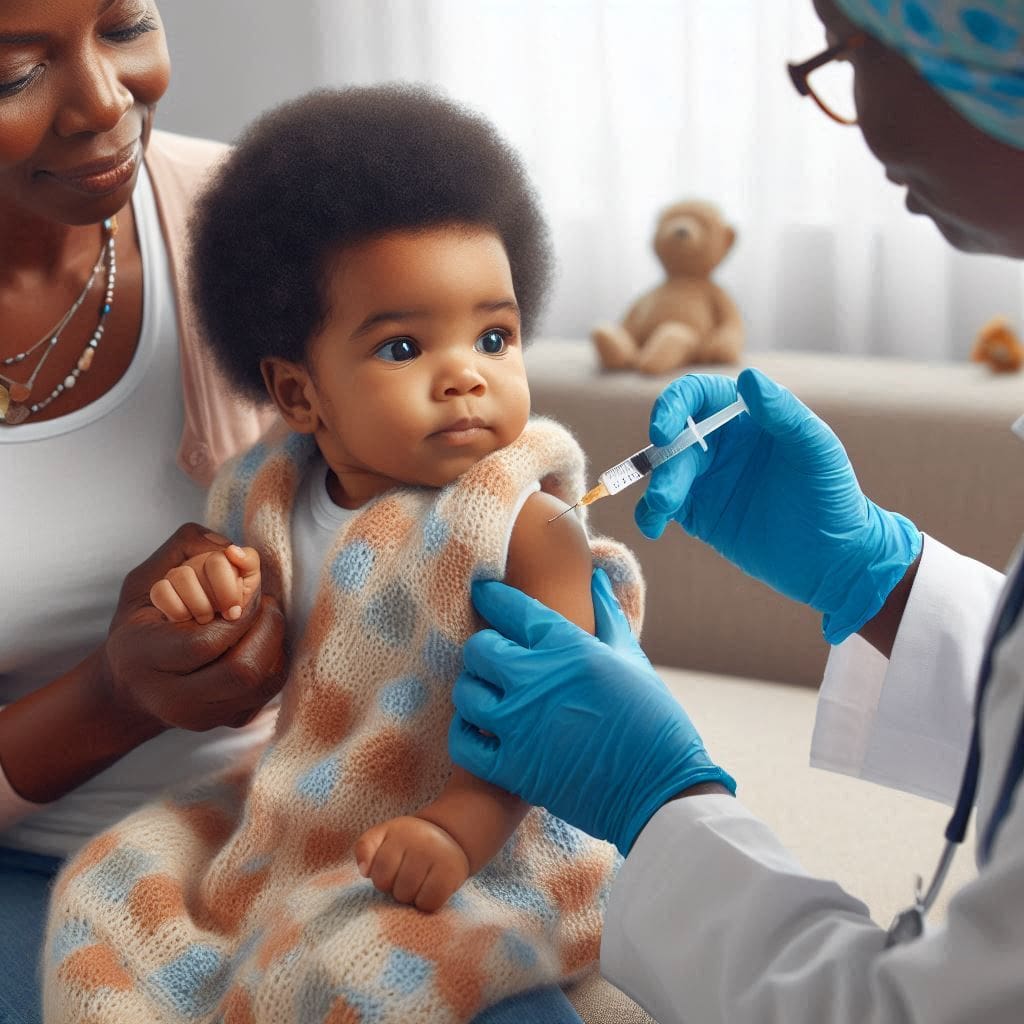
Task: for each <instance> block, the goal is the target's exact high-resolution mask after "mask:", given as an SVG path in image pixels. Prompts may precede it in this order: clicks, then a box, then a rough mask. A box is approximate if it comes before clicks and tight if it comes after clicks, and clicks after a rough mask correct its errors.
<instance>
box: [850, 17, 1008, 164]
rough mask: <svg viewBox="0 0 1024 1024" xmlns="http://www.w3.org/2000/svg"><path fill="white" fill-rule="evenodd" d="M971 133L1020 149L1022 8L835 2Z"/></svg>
mask: <svg viewBox="0 0 1024 1024" xmlns="http://www.w3.org/2000/svg"><path fill="white" fill-rule="evenodd" d="M837 3H838V5H839V6H840V7H841V8H842V10H843V11H844V12H845V13H846V15H847V16H848V17H849V18H850V19H851V20H852V21H853V22H854V23H855V24H857V25H860V26H861V27H862V28H864V29H866V30H867V31H868V32H869V33H870V34H871V35H873V36H875V37H876V38H877V39H879V40H880V41H881V42H883V43H885V45H886V46H889V47H891V48H892V49H894V50H896V51H897V52H898V53H900V54H902V55H903V56H904V57H905V58H906V59H907V60H908V61H910V63H911V64H912V65H913V66H914V67H915V68H916V69H917V70H918V72H919V73H920V74H921V75H922V77H923V78H924V79H925V81H927V82H928V83H929V84H930V85H931V86H932V87H933V88H934V89H936V90H938V92H939V93H940V94H941V95H942V96H943V97H944V98H945V99H946V100H947V101H948V102H949V104H950V105H951V106H953V107H954V108H955V109H956V110H958V111H959V112H960V114H962V115H963V116H964V117H965V118H966V119H967V120H968V121H970V122H971V124H973V125H974V126H975V127H977V128H980V129H981V130H982V131H983V132H985V133H986V134H988V135H991V136H992V137H993V138H995V139H999V140H1000V141H1001V142H1006V143H1009V144H1010V145H1011V146H1016V147H1017V148H1018V149H1024V0H837Z"/></svg>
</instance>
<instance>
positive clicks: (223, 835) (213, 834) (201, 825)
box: [172, 802, 236, 846]
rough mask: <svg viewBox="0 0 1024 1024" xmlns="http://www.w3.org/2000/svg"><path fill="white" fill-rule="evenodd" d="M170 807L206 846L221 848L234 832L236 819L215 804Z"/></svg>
mask: <svg viewBox="0 0 1024 1024" xmlns="http://www.w3.org/2000/svg"><path fill="white" fill-rule="evenodd" d="M172 806H173V808H174V812H175V814H177V816H178V817H179V818H180V819H181V820H182V821H183V822H184V823H185V824H186V825H188V827H189V828H190V829H192V831H193V832H194V833H195V834H196V835H197V836H198V837H199V839H200V841H202V842H203V843H205V844H206V845H207V846H221V845H222V844H223V843H224V842H225V841H226V840H227V838H228V836H230V835H231V833H232V832H233V831H234V828H235V821H236V819H235V818H233V817H231V816H229V815H228V814H227V813H226V812H225V811H224V810H223V808H221V807H218V806H217V805H215V804H211V803H206V802H203V803H197V804H189V805H187V806H182V805H180V804H174V805H172Z"/></svg>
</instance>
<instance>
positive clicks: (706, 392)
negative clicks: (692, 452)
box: [650, 373, 736, 444]
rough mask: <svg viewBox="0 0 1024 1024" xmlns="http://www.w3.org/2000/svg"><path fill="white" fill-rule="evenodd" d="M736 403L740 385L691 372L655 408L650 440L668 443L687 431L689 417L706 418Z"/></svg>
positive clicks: (671, 386)
mask: <svg viewBox="0 0 1024 1024" xmlns="http://www.w3.org/2000/svg"><path fill="white" fill-rule="evenodd" d="M735 400H736V382H735V381H734V380H733V379H732V378H731V377H724V376H721V375H719V374H711V373H688V374H686V376H685V377H679V378H678V379H677V380H674V381H673V382H672V383H671V384H669V385H668V387H667V388H665V390H664V391H662V393H661V394H660V395H659V396H658V397H657V398H656V399H655V402H654V405H653V406H652V407H651V428H650V438H651V441H652V442H653V443H654V444H668V443H669V441H671V440H673V439H674V438H676V437H678V436H679V434H681V433H682V432H683V430H685V429H686V418H687V417H688V416H692V417H693V418H694V419H695V420H701V419H704V418H705V417H707V416H710V415H711V414H712V413H713V412H718V410H719V409H724V408H725V406H727V405H729V404H730V402H734V401H735Z"/></svg>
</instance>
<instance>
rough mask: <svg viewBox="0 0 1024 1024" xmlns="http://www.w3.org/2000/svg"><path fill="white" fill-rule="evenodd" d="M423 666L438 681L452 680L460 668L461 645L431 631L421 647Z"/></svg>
mask: <svg viewBox="0 0 1024 1024" xmlns="http://www.w3.org/2000/svg"><path fill="white" fill-rule="evenodd" d="M423 664H424V665H425V666H426V668H427V671H428V672H429V673H430V674H431V675H433V676H436V677H437V678H438V679H454V678H455V677H456V676H457V675H458V674H459V670H460V669H461V668H462V645H461V644H457V643H455V641H454V640H449V639H448V637H446V636H445V635H444V634H443V633H439V632H438V631H437V630H436V629H432V630H431V631H430V632H429V633H428V634H427V640H426V643H425V644H424V645H423Z"/></svg>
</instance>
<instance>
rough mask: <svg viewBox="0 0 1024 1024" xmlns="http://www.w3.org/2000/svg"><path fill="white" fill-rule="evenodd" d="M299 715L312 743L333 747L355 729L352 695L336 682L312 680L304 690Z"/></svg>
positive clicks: (297, 711)
mask: <svg viewBox="0 0 1024 1024" xmlns="http://www.w3.org/2000/svg"><path fill="white" fill-rule="evenodd" d="M295 713H296V717H297V719H298V721H299V722H301V724H302V729H303V731H304V732H305V733H306V734H308V736H309V738H310V740H311V741H313V742H314V743H318V744H319V745H320V746H322V747H333V746H335V745H337V744H338V743H339V742H341V740H342V739H344V738H345V736H347V735H348V732H349V730H350V729H351V728H352V694H351V693H350V692H348V691H347V690H342V689H340V688H339V687H338V685H337V683H336V682H334V681H333V680H327V679H323V678H315V679H310V680H308V681H307V682H306V683H305V685H304V686H303V687H302V692H301V694H300V696H299V698H298V706H297V708H296V712H295Z"/></svg>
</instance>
